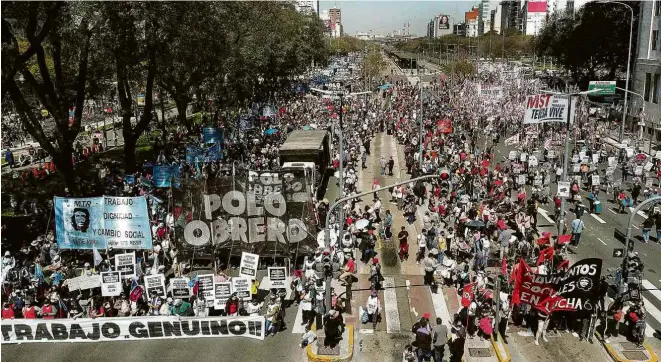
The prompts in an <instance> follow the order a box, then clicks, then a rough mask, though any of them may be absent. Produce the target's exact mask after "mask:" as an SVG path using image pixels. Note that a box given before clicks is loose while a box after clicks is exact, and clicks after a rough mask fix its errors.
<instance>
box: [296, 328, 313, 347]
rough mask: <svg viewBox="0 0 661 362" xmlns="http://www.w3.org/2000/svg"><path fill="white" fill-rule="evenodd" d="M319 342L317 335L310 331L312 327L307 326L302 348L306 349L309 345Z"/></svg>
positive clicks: (302, 339)
mask: <svg viewBox="0 0 661 362" xmlns="http://www.w3.org/2000/svg"><path fill="white" fill-rule="evenodd" d="M316 340H317V334H316V333H314V331H313V330H312V329H310V325H306V326H305V333H303V335H302V336H301V345H300V346H301V348H305V347H306V346H307V345H309V344H311V343H313V342H314V341H316Z"/></svg>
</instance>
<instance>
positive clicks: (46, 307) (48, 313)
mask: <svg viewBox="0 0 661 362" xmlns="http://www.w3.org/2000/svg"><path fill="white" fill-rule="evenodd" d="M56 315H57V307H55V306H54V305H52V304H51V303H50V300H48V298H46V300H45V301H44V304H43V305H42V306H41V318H43V319H54V318H55V316H56Z"/></svg>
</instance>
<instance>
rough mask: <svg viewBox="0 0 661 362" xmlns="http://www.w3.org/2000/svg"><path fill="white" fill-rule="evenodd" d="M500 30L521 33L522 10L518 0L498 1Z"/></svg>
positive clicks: (522, 25)
mask: <svg viewBox="0 0 661 362" xmlns="http://www.w3.org/2000/svg"><path fill="white" fill-rule="evenodd" d="M499 8H500V11H501V15H500V30H501V31H507V30H515V31H518V32H520V33H523V30H524V29H523V28H524V24H523V23H524V22H523V11H522V3H521V1H520V0H509V1H501V2H500V6H499Z"/></svg>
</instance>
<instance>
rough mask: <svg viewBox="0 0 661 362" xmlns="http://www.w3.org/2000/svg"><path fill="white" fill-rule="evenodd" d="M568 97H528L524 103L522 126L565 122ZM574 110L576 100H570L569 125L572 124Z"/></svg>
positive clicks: (542, 95)
mask: <svg viewBox="0 0 661 362" xmlns="http://www.w3.org/2000/svg"><path fill="white" fill-rule="evenodd" d="M568 106H569V96H568V95H558V94H535V95H529V96H528V99H527V101H526V113H525V115H524V117H523V124H537V123H545V122H567V108H568ZM575 110H576V99H573V100H572V112H571V119H570V123H573V121H574V117H575V114H576V112H575Z"/></svg>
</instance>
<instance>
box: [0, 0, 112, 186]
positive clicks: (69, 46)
mask: <svg viewBox="0 0 661 362" xmlns="http://www.w3.org/2000/svg"><path fill="white" fill-rule="evenodd" d="M95 10H96V9H95V4H94V3H84V2H66V3H65V2H30V3H20V2H16V3H14V2H9V3H4V4H3V6H2V92H3V99H5V98H6V99H9V100H10V102H9V105H10V106H11V107H12V110H13V111H15V112H16V113H17V114H18V116H19V119H20V120H21V123H22V125H23V127H24V128H25V130H26V131H27V132H28V133H29V134H30V135H31V136H32V137H33V138H34V139H35V140H36V141H37V142H39V145H40V146H41V147H42V148H43V149H44V150H45V151H46V152H47V153H48V154H49V155H50V156H51V157H52V159H53V162H54V163H55V166H56V167H57V170H58V173H59V175H60V176H61V177H62V179H63V181H64V183H65V185H66V186H67V187H68V188H69V190H70V191H71V192H73V193H78V190H79V187H78V183H77V180H76V176H75V172H74V171H75V170H74V165H73V164H72V162H71V159H72V155H73V145H74V141H75V139H76V136H77V135H78V133H80V130H81V121H82V118H83V108H84V107H85V104H86V100H87V99H88V96H89V94H88V93H89V92H90V89H88V86H89V85H90V83H91V81H90V74H91V73H92V72H90V66H91V64H98V63H99V62H100V61H99V59H94V58H95V57H97V52H96V51H95V49H96V46H97V43H98V35H99V24H98V20H99V19H98V15H97V13H96V12H95ZM25 42H27V44H26V43H25ZM20 44H23V45H20ZM35 63H36V65H37V66H36V67H34V64H35ZM74 107H75V111H74V115H73V119H72V120H71V121H70V120H69V109H70V108H74ZM42 109H46V110H47V111H48V113H49V117H48V118H46V119H44V117H42V115H41V110H42Z"/></svg>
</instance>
